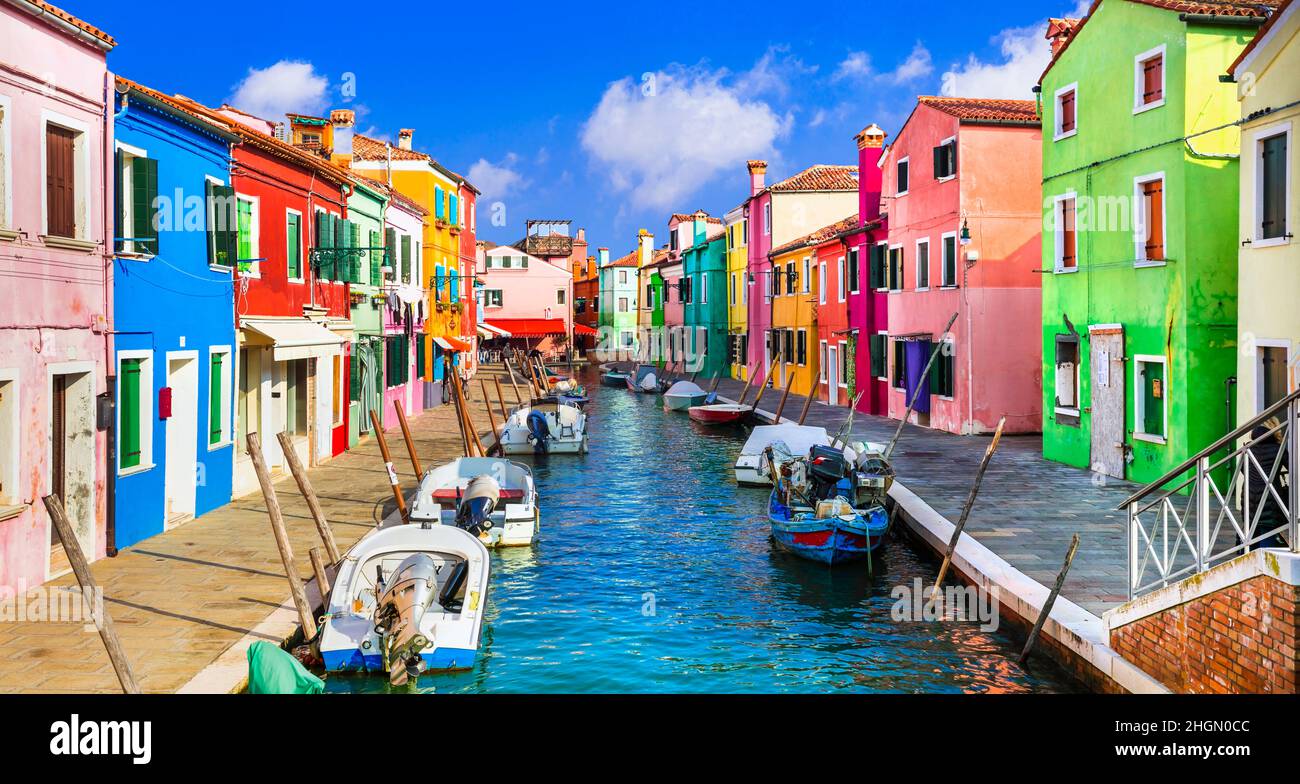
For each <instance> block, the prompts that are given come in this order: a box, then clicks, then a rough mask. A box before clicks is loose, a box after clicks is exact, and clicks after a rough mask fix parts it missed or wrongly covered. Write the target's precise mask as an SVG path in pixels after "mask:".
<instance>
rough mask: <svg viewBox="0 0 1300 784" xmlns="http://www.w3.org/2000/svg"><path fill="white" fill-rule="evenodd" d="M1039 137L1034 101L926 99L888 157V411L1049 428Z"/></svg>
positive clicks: (977, 425)
mask: <svg viewBox="0 0 1300 784" xmlns="http://www.w3.org/2000/svg"><path fill="white" fill-rule="evenodd" d="M1041 145H1042V129H1041V124H1040V121H1039V117H1038V114H1037V111H1036V108H1035V104H1034V102H1033V101H1013V100H997V99H978V98H936V97H926V96H923V97H921V98H920V99H919V101H918V103H917V105H916V108H915V109H913V111H912V114H911V116H910V117H909V118H908V119H907V122H906V123H904V125H903V128H902V130H900V131H899V134H898V138H897V140H896V141H895V143H894V145H893V146H892V147H890V148H889V150H888V152H887V153H886V154H885V158H884V178H883V186H882V187H883V191H884V198H885V201H886V203H887V204H888V212H889V234H888V244H887V248H886V254H887V255H886V256H885V259H884V261H885V265H886V270H885V277H886V288H887V289H888V295H887V296H888V298H889V302H888V306H887V307H888V322H889V335H888V340H889V358H888V359H889V363H888V364H889V368H888V369H889V387H890V391H889V415H890V416H891V417H894V418H901V417H902V416H903V414H904V412H905V411H906V409H907V404H908V401H909V400H910V399H911V397H912V395H913V393H915V392H916V391H917V390H918V389H919V390H920V392H919V394H918V395H917V403H916V408H915V412H914V413H913V415H912V421H913V422H915V423H917V424H920V425H923V426H928V427H933V428H937V429H940V430H946V431H948V432H951V433H984V432H990V431H992V430H993V429H994V428H995V427H996V426H997V423H998V419H999V418H1000V417H1003V416H1005V417H1006V418H1007V424H1006V432H1009V433H1029V432H1037V431H1038V430H1039V429H1040V428H1041V427H1042V417H1041V415H1040V411H1041V405H1042V402H1041V401H1042V378H1041V375H1042V365H1041V361H1040V360H1041V352H1042V341H1041V338H1040V333H1041V332H1042V329H1041V324H1040V320H1041V318H1042V315H1041V309H1040V296H1041V292H1040V288H1039V276H1038V275H1037V274H1035V270H1037V269H1038V268H1039V267H1040V266H1041V261H1042V260H1041V258H1040V257H1041V254H1042V251H1041V246H1040V244H1039V243H1040V239H1039V232H1040V226H1041V204H1040V202H1041V195H1040V191H1041V187H1040V186H1041V180H1042V177H1041V160H1042V147H1041ZM953 313H956V314H957V320H956V322H955V323H954V324H953V326H952V328H951V330H950V331H949V332H948V333H946V334H945V333H944V332H943V329H944V325H946V324H947V323H948V320H949V319H950V318H951V317H952V314H953ZM936 341H943V342H944V343H945V344H946V345H945V346H944V347H943V349H942V350H941V352H940V354H939V356H938V358H937V359H936V360H935V363H934V367H933V368H932V370H931V371H930V373H928V374H923V371H924V367H925V364H926V361H927V360H928V359H929V355H930V350H931V347H932V345H933V344H934V343H935V342H936Z"/></svg>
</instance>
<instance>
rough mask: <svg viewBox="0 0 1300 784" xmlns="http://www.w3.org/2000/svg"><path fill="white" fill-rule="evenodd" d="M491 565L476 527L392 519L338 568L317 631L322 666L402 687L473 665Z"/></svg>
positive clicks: (361, 541) (358, 543)
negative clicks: (384, 677) (377, 675)
mask: <svg viewBox="0 0 1300 784" xmlns="http://www.w3.org/2000/svg"><path fill="white" fill-rule="evenodd" d="M490 570H491V565H490V559H489V557H488V551H487V548H486V547H484V545H483V542H481V541H479V538H478V535H477V532H475V531H471V530H466V529H464V528H459V527H456V526H451V525H435V524H432V523H423V524H403V523H401V521H400V518H398V517H397V516H396V515H394V516H392V517H391V518H390V519H389V520H388V521H385V524H384V525H383V526H382V527H380V528H378V529H376V530H374V531H372V532H370V533H369V534H367V535H365V536H364V537H362V538H361V539H360V540H359V541H358V542H357V543H356V544H354V545H353V546H352V549H350V550H349V551H348V552H347V554H346V555H345V556H344V557H343V560H342V562H341V563H340V565H339V570H338V574H337V575H336V576H335V578H334V587H333V590H332V592H331V593H330V598H329V602H328V612H327V614H326V616H325V621H324V626H323V628H322V631H321V636H320V654H321V658H322V659H324V661H325V669H327V670H330V671H348V670H353V671H371V672H387V673H388V676H389V680H390V681H391V682H392V683H393V684H394V685H402V684H404V683H406V682H407V681H408V680H409V679H411V678H413V677H416V676H418V675H419V674H420V673H421V672H423V671H425V670H451V669H466V668H469V667H472V666H473V664H474V659H475V656H476V655H477V653H478V647H479V637H480V635H481V633H482V630H483V612H484V608H485V606H486V603H487V587H488V574H489V572H490Z"/></svg>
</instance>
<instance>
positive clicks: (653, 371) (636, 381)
mask: <svg viewBox="0 0 1300 784" xmlns="http://www.w3.org/2000/svg"><path fill="white" fill-rule="evenodd" d="M627 388H628V389H630V390H632V391H633V392H644V393H653V392H658V391H659V368H657V367H655V366H654V365H637V366H636V369H635V370H633V371H632V373H631V374H629V375H628V378H627Z"/></svg>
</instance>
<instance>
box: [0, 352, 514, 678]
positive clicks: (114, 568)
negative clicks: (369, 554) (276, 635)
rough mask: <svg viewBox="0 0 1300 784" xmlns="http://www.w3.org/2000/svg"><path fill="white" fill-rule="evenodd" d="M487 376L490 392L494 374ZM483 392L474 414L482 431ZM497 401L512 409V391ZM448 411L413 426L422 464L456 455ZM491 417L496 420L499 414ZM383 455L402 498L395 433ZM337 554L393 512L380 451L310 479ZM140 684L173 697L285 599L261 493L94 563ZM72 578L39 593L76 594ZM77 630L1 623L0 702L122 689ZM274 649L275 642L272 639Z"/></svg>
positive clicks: (310, 530) (404, 468) (311, 532)
mask: <svg viewBox="0 0 1300 784" xmlns="http://www.w3.org/2000/svg"><path fill="white" fill-rule="evenodd" d="M480 376H486V377H487V378H488V380H489V386H491V375H490V374H482V373H481V374H480ZM479 389H480V387H479V385H478V383H477V382H476V383H475V384H474V386H473V390H472V395H473V397H474V398H475V399H474V400H472V401H471V403H470V405H471V411H473V412H474V421H475V424H476V425H477V426H478V428H479V429H480V431H486V430H488V429H489V425H488V420H487V415H486V413H484V408H483V401H482V400H481V399H479V398H480V397H481V394H480V392H479ZM505 394H506V396H507V399H508V400H513V398H512V397H511V392H510V388H509V385H508V384H507V385H506V391H505ZM453 412H454V408H453V407H452V406H443V407H440V408H436V409H433V410H431V411H428V412H425V413H423V414H421V415H419V416H417V417H414V418H412V419H411V420H410V424H411V429H412V437H413V438H414V440H415V442H416V446H417V452H418V454H419V456H420V460H421V462H422V463H423V465H424V467H425V468H426V469H427V468H429V467H431V466H433V465H436V464H437V463H439V462H442V461H445V460H448V459H450V458H452V457H455V456H456V455H458V454H460V433H459V431H458V429H457V426H456V420H455V415H454V413H453ZM498 419H499V414H498ZM387 437H388V446H389V449H390V451H391V452H392V456H393V462H394V465H395V467H396V469H397V471H398V475H399V477H400V481H401V483H402V487H403V489H404V490H406V491H407V495H408V498H409V496H410V493H411V492H412V491H413V490H414V487H415V473H414V471H413V469H412V468H411V464H410V460H409V459H408V457H407V451H406V446H405V443H404V442H403V441H402V436H401V430H400V429H398V428H397V427H396V425H394V427H393V429H391V430H389V431H387ZM309 476H310V478H311V482H312V485H313V487H314V488H315V489H316V492H317V494H318V495H319V497H320V502H321V507H322V509H323V510H324V513H325V517H326V519H327V520H329V522H330V525H331V527H332V528H333V530H334V536H335V538H336V540H337V542H338V545H339V548H340V549H346V548H347V547H348V546H350V545H351V544H352V543H353V542H355V541H356V540H357V539H358V538H360V537H361V535H362V534H364V533H365V532H366V531H369V530H370V529H371V528H373V527H374V525H375V523H376V521H378V520H379V519H381V517H382V516H383V515H386V514H388V513H389V512H390V511H392V508H393V500H392V492H391V490H390V489H389V484H388V479H387V476H386V474H385V472H384V467H383V460H382V458H381V457H380V454H379V446H378V442H377V441H375V440H374V439H373V438H367V439H365V440H363V441H361V442H360V443H359V444H358V445H357V446H356V447H355V448H353V449H352V450H351V451H348V452H345V453H344V454H342V455H340V456H339V457H336V458H334V459H333V460H331V461H330V462H328V463H326V464H324V465H322V466H319V467H316V468H313V469H311V471H310V472H309ZM276 493H277V496H278V497H279V499H280V503H281V505H282V507H283V511H284V516H285V524H286V527H287V528H288V532H289V538H290V541H291V542H292V545H293V549H294V556H295V559H296V561H297V567H298V571H299V573H300V574H301V575H302V576H304V577H310V576H311V563H310V561H309V560H308V557H307V551H308V549H309V548H311V547H316V546H320V537H319V535H318V534H317V533H316V527H315V525H314V523H313V522H312V519H311V516H310V514H309V512H308V511H307V507H306V504H305V502H304V501H303V499H302V496H301V495H300V494H299V493H298V489H297V485H296V484H295V483H294V481H293V478H292V477H291V476H288V475H286V476H284V477H282V478H280V479H279V480H278V481H277V482H276ZM91 572H92V573H93V575H94V577H95V580H96V582H97V583H98V584H99V585H100V587H102V588H103V589H104V594H105V606H106V608H107V609H108V612H109V613H110V614H111V615H112V617H113V621H114V624H115V625H116V627H117V630H118V633H119V635H120V636H121V638H122V644H123V646H124V647H125V649H126V653H127V656H128V658H129V659H130V660H131V663H132V667H133V669H134V671H135V674H136V678H137V680H138V681H139V682H140V686H141V688H142V689H144V690H145V691H149V692H172V691H175V690H176V689H178V688H180V687H181V686H182V685H184V684H185V683H186V682H188V681H189V680H190V678H191V677H193V676H194V675H195V674H196V673H197V672H199V670H201V669H203V668H204V667H206V666H208V665H209V664H210V663H212V662H213V661H214V660H215V659H216V658H217V657H218V656H219V655H221V653H222V652H223V651H225V650H226V649H227V648H229V647H230V646H231V645H232V644H234V643H235V642H237V641H238V640H239V639H240V638H242V637H243V636H244V635H246V634H249V633H252V630H253V629H254V627H256V626H257V625H258V624H259V623H260V622H262V620H263V619H265V618H266V617H267V616H268V615H269V614H271V613H272V612H273V611H275V610H276V609H277V608H278V607H279V606H280V605H281V603H283V602H284V601H285V599H286V597H287V596H288V595H289V589H288V585H287V583H286V579H285V576H284V567H283V566H282V565H281V563H280V556H279V551H278V550H277V549H276V546H275V539H274V537H273V536H272V534H271V526H270V522H269V519H268V517H267V514H266V507H265V506H264V504H263V500H262V494H261V493H260V492H255V493H253V494H252V495H247V496H244V497H242V498H238V499H235V500H234V501H233V502H232V503H230V504H229V505H227V506H225V507H223V508H221V509H218V510H216V511H214V512H210V513H209V514H206V515H204V516H203V517H200V518H198V519H197V520H191V521H189V522H187V523H185V524H183V525H181V526H178V527H177V528H174V529H172V530H170V531H167V532H165V533H163V534H160V535H158V536H155V537H152V538H150V539H146V540H145V541H143V542H140V543H139V544H137V545H136V546H134V547H129V548H126V549H124V550H122V551H121V552H120V553H119V555H118V556H117V557H116V558H104V559H101V560H99V561H96V562H95V563H94V564H92V565H91ZM74 584H75V580H74V578H73V577H72V576H71V575H68V576H66V577H63V578H59V579H56V580H53V581H51V582H50V583H47V584H46V586H45V587H46V588H49V587H52V586H59V585H74ZM89 628H90V631H86V627H84V626H83V625H82V624H79V623H51V622H43V623H37V622H25V623H14V622H9V623H3V622H0V650H3V651H4V652H5V655H4V656H2V657H0V693H4V692H82V693H88V692H111V693H119V692H120V691H121V687H120V686H119V684H118V682H117V677H116V675H114V673H113V668H112V665H111V664H110V663H109V661H108V655H107V654H106V653H105V652H104V646H103V643H102V642H101V641H100V637H99V634H98V633H96V632H95V630H94V627H93V626H91V627H89ZM270 641H271V642H276V643H278V642H279V640H278V639H271V640H270Z"/></svg>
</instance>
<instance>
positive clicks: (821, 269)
mask: <svg viewBox="0 0 1300 784" xmlns="http://www.w3.org/2000/svg"><path fill="white" fill-rule="evenodd" d="M817 283H818V284H819V285H818V286H817V304H818V305H825V304H826V262H824V261H822V262H818V263H817Z"/></svg>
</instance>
